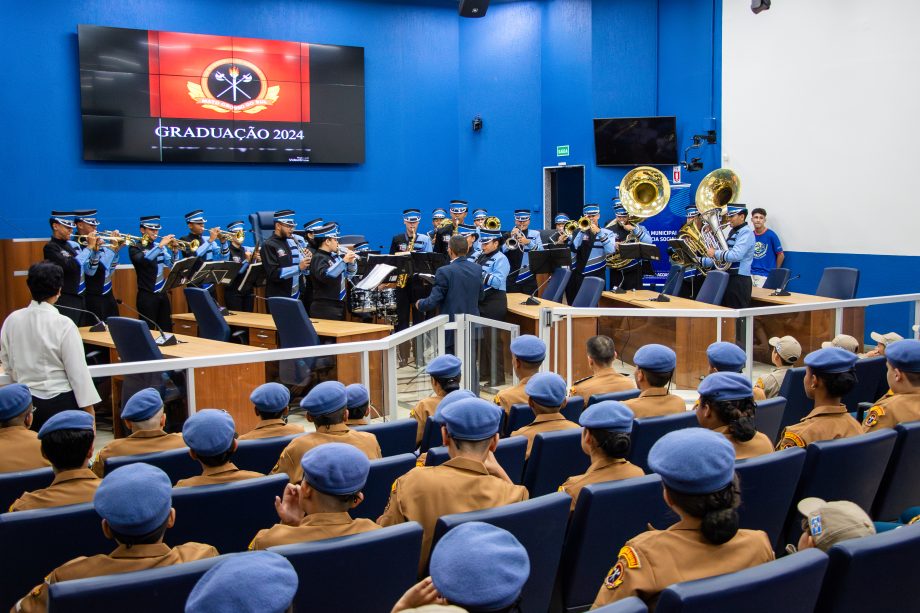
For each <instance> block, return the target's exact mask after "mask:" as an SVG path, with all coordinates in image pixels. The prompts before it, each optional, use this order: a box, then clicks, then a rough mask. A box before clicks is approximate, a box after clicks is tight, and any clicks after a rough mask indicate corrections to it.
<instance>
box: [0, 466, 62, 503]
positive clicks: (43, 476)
mask: <svg viewBox="0 0 920 613" xmlns="http://www.w3.org/2000/svg"><path fill="white" fill-rule="evenodd" d="M52 481H54V470H52V469H51V467H48V468H36V469H34V470H22V471H18V472H14V473H0V511H6V510H7V509H9V508H10V505H11V504H13V502H15V500H16V499H17V498H19V497H20V496H22V495H23V494H24V493H26V492H31V491H32V490H40V489H42V488H44V487H48V486H49V485H51V482H52Z"/></svg>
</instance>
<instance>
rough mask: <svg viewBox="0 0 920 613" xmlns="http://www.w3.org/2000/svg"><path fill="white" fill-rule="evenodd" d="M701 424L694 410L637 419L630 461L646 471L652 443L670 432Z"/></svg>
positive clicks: (633, 431) (633, 432) (647, 470)
mask: <svg viewBox="0 0 920 613" xmlns="http://www.w3.org/2000/svg"><path fill="white" fill-rule="evenodd" d="M698 425H699V422H698V421H697V419H696V413H695V412H693V411H684V412H683V413H675V414H673V415H662V416H661V417H645V418H643V419H637V420H636V421H635V422H634V423H633V430H632V444H631V445H630V448H629V461H630V462H632V463H633V464H635V465H636V466H638V467H640V468H641V469H642V470H644V471H645V472H649V469H648V452H649V451H651V449H652V445H654V444H655V442H656V441H657V440H658V439H660V438H661V437H662V436H664V435H665V434H667V433H668V432H673V431H674V430H682V429H683V428H695V427H696V426H698Z"/></svg>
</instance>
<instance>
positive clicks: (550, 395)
mask: <svg viewBox="0 0 920 613" xmlns="http://www.w3.org/2000/svg"><path fill="white" fill-rule="evenodd" d="M567 391H568V388H566V385H565V379H563V378H562V377H560V376H559V375H557V374H556V373H554V372H538V373H537V374H535V375H534V376H532V377H531V378H530V379H528V380H527V385H525V386H524V392H525V393H526V394H527V395H528V396H530V397H531V398H533V401H534V402H536V403H537V404H541V405H543V406H545V407H558V406H562V403H563V402H564V401H565V395H566V392H567Z"/></svg>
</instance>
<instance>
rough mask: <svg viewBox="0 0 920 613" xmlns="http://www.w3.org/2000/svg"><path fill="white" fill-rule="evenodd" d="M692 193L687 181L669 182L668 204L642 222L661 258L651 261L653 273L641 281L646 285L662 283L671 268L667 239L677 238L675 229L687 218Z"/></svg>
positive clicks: (692, 196) (691, 201)
mask: <svg viewBox="0 0 920 613" xmlns="http://www.w3.org/2000/svg"><path fill="white" fill-rule="evenodd" d="M693 198H694V193H693V190H692V189H691V186H690V184H689V183H676V184H671V199H670V200H669V201H668V206H666V207H665V208H664V210H662V211H661V212H660V213H658V214H657V215H655V216H654V217H650V218H649V219H647V220H645V221H644V222H643V224H642V225H643V226H645V229H646V230H648V232H649V234H650V235H651V237H652V241H653V242H654V243H655V245H656V246H657V247H658V248H659V249H660V250H661V259H660V260H658V261H657V262H652V266H653V267H654V269H655V274H654V275H646V276H645V277H644V278H643V279H642V281H643V282H644V283H645V284H646V285H663V284H664V282H665V279H667V277H668V272H669V271H670V270H671V260H670V259H669V258H668V241H669V240H672V239H675V238H677V231H678V230H680V228H681V226H683V225H684V222H685V221H686V220H687V216H686V211H687V205H689V204H692V203H693Z"/></svg>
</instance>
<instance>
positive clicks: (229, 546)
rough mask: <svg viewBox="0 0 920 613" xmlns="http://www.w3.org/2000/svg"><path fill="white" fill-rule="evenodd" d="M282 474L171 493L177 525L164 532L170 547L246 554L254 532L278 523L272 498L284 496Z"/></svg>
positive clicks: (183, 489)
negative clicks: (187, 545) (201, 546)
mask: <svg viewBox="0 0 920 613" xmlns="http://www.w3.org/2000/svg"><path fill="white" fill-rule="evenodd" d="M287 483H288V476H287V475H285V474H280V475H269V476H268V477H261V478H258V479H245V480H243V481H234V482H232V483H220V484H216V485H201V486H196V487H179V488H176V489H175V490H173V508H174V509H176V525H175V526H173V527H172V528H171V529H169V530H168V531H167V532H166V542H167V543H168V544H170V545H172V546H175V545H180V544H182V543H187V542H189V541H195V542H199V543H207V544H208V545H214V546H215V547H217V551H221V552H223V553H230V552H233V551H246V548H247V547H248V546H249V543H250V542H251V541H252V538H253V537H254V536H255V535H256V532H258V531H259V530H261V529H262V528H271V527H272V526H273V525H275V524H276V523H278V514H277V513H276V512H275V496H279V497H280V496H281V495H282V494H283V493H284V486H285V485H287Z"/></svg>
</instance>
